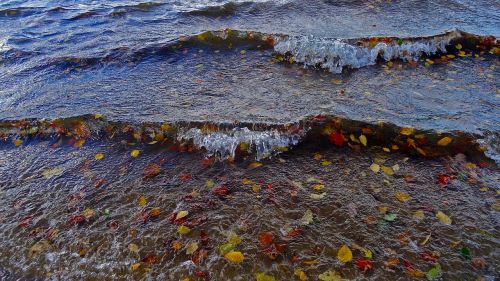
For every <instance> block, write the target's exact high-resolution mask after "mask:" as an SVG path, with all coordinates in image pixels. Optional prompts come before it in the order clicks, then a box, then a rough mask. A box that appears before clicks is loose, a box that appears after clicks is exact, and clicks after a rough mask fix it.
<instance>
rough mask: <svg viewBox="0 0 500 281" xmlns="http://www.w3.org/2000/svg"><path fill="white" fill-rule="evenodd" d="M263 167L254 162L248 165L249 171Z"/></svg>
mask: <svg viewBox="0 0 500 281" xmlns="http://www.w3.org/2000/svg"><path fill="white" fill-rule="evenodd" d="M261 166H262V163H260V162H253V163H252V164H250V165H248V169H255V168H258V167H261Z"/></svg>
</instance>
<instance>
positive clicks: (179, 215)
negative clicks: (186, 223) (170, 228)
mask: <svg viewBox="0 0 500 281" xmlns="http://www.w3.org/2000/svg"><path fill="white" fill-rule="evenodd" d="M187 215H189V212H188V211H180V212H178V213H177V215H175V220H180V219H182V218H184V217H186V216H187Z"/></svg>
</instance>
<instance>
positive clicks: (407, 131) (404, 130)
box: [399, 128, 415, 136]
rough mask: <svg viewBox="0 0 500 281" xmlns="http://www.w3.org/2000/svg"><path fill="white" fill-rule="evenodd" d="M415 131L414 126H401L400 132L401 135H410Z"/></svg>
mask: <svg viewBox="0 0 500 281" xmlns="http://www.w3.org/2000/svg"><path fill="white" fill-rule="evenodd" d="M413 131H415V129H414V128H401V130H400V131H399V133H400V134H401V135H404V136H409V135H411V134H413Z"/></svg>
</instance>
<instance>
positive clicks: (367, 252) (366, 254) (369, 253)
mask: <svg viewBox="0 0 500 281" xmlns="http://www.w3.org/2000/svg"><path fill="white" fill-rule="evenodd" d="M363 252H364V254H365V258H368V259H371V258H373V253H372V251H371V250H370V249H365V250H364V251H363Z"/></svg>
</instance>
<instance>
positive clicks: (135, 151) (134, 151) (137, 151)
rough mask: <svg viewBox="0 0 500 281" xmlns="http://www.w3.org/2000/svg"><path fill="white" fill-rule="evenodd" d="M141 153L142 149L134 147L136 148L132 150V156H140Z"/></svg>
mask: <svg viewBox="0 0 500 281" xmlns="http://www.w3.org/2000/svg"><path fill="white" fill-rule="evenodd" d="M140 153H141V151H140V150H138V149H134V150H132V152H130V156H132V157H134V158H135V157H137V156H139V154H140Z"/></svg>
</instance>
